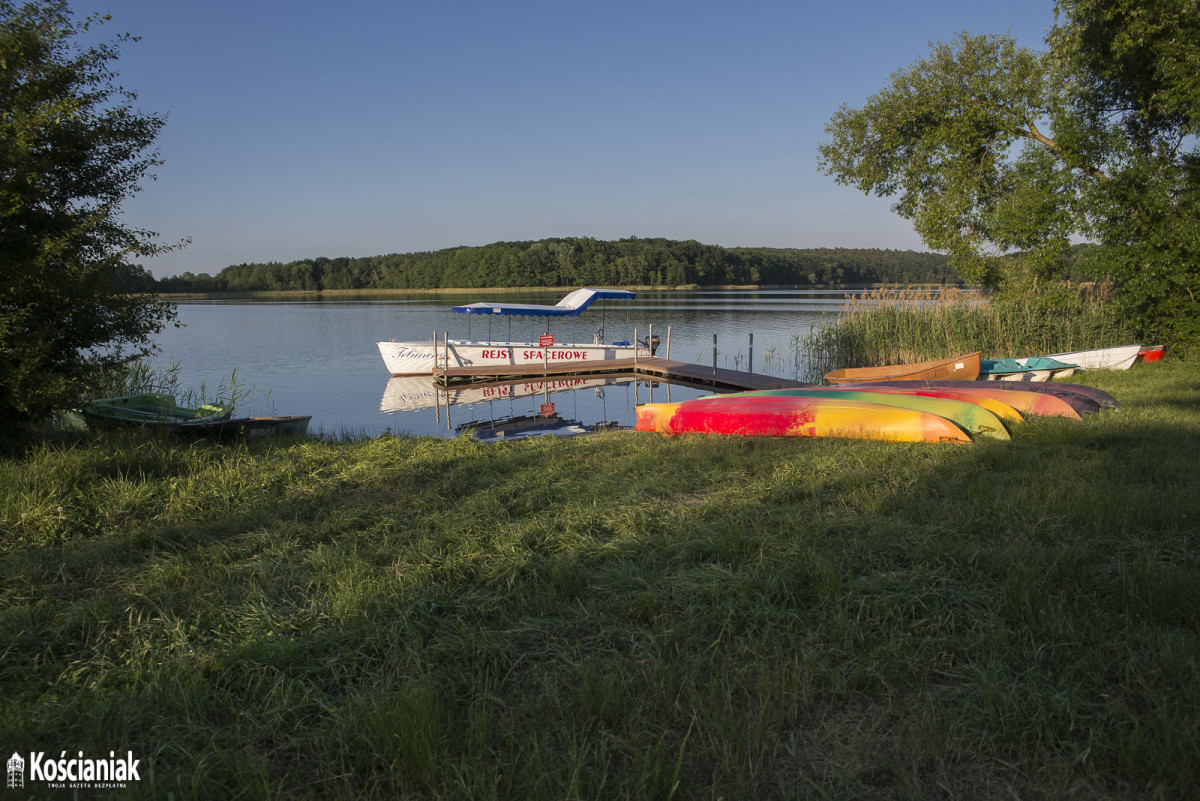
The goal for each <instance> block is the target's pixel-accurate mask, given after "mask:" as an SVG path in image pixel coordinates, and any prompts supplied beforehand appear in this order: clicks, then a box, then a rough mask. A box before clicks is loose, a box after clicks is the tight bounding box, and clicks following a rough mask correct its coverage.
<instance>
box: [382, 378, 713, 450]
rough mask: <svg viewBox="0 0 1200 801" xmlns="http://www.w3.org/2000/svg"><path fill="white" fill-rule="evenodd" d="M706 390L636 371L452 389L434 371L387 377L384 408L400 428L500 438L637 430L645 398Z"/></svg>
mask: <svg viewBox="0 0 1200 801" xmlns="http://www.w3.org/2000/svg"><path fill="white" fill-rule="evenodd" d="M707 391H709V392H711V390H707ZM704 392H705V390H702V389H692V388H690V387H681V386H672V385H670V384H667V383H665V382H660V381H656V380H653V379H649V378H647V377H645V376H635V375H632V374H622V375H611V376H604V377H591V378H558V379H548V380H542V379H529V380H523V381H511V380H510V381H506V382H504V383H491V384H471V385H460V386H457V387H449V388H443V387H439V386H437V385H436V384H434V383H433V380H432V379H431V378H429V377H428V376H408V377H399V378H392V379H391V380H390V381H388V383H387V387H386V389H385V390H384V393H383V400H382V401H381V402H380V406H379V409H380V411H382V412H387V413H393V414H394V415H395V416H396V418H397V421H396V425H395V428H396V429H397V430H410V431H413V432H414V433H417V432H420V433H433V434H435V435H438V436H457V435H458V434H469V435H471V436H474V437H476V438H477V439H489V440H491V439H495V440H501V439H519V438H524V437H530V436H543V435H552V436H574V435H578V434H586V433H590V432H593V431H601V430H604V431H607V430H613V429H632V428H633V426H634V424H635V423H636V421H637V411H636V409H637V405H638V404H639V403H649V402H651V401H652V400H659V401H666V400H671V399H674V400H685V399H689V398H694V397H699V396H700V395H702V394H704ZM431 424H436V428H432V427H431Z"/></svg>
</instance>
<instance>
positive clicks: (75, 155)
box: [0, 0, 182, 419]
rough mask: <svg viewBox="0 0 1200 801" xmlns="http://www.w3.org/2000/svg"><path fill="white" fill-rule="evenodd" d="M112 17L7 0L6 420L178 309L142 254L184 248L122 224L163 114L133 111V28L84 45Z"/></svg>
mask: <svg viewBox="0 0 1200 801" xmlns="http://www.w3.org/2000/svg"><path fill="white" fill-rule="evenodd" d="M106 19H107V17H104V18H101V17H90V18H88V19H87V20H85V21H83V22H81V23H77V22H75V21H73V19H72V17H71V12H70V10H69V8H68V6H67V3H66V2H64V1H63V0H51V1H50V2H41V3H27V4H25V5H22V6H16V5H14V4H13V3H11V2H9V0H0V254H2V255H0V258H2V259H3V278H2V280H0V416H3V417H6V418H9V419H13V418H17V419H33V418H37V417H40V416H43V415H45V414H47V413H48V412H49V411H51V410H53V409H55V408H60V407H61V406H62V405H64V404H70V403H72V402H74V401H76V400H78V398H79V397H80V396H81V395H82V394H83V393H85V392H86V391H87V390H88V388H89V386H90V385H91V382H92V381H94V379H95V378H96V377H97V376H98V375H99V374H100V373H101V372H102V371H103V370H105V369H107V368H110V367H112V366H114V365H118V364H120V363H122V362H125V361H128V360H129V359H131V358H135V357H137V356H141V355H145V354H146V353H148V352H149V351H150V349H151V345H150V344H149V338H150V337H151V336H152V335H153V334H155V333H157V332H159V331H161V330H162V328H163V327H164V326H165V325H166V324H167V323H168V322H169V321H170V320H172V319H173V318H174V314H175V311H174V307H173V306H171V305H170V304H167V303H163V302H160V301H158V300H156V299H154V297H153V296H150V295H146V294H142V291H143V290H144V289H145V287H146V286H148V285H152V283H153V281H152V279H150V277H149V275H148V273H147V272H146V271H145V270H144V269H143V268H142V267H141V266H140V265H138V264H135V263H134V262H133V260H134V259H137V258H142V257H147V256H151V255H154V254H156V253H161V252H164V251H166V250H171V249H174V248H175V247H181V246H182V243H180V244H179V245H173V246H169V247H167V246H162V245H159V244H157V243H156V237H157V235H156V234H154V233H153V232H149V231H143V230H138V229H133V228H129V227H127V226H125V225H123V223H122V219H121V214H120V209H121V204H122V202H123V201H124V200H125V199H127V198H128V197H130V196H132V195H133V194H134V193H136V192H137V190H138V188H139V184H140V182H141V181H142V180H143V179H145V178H148V177H149V178H152V177H153V176H152V175H151V173H150V171H151V169H153V168H154V167H155V166H156V165H158V164H159V163H160V162H159V159H158V154H157V152H155V151H152V150H151V149H150V148H151V146H152V144H153V142H154V140H155V138H156V136H157V135H158V132H159V130H160V129H161V128H162V126H163V124H164V120H163V119H162V118H160V117H157V116H155V115H152V114H143V113H141V112H139V111H137V110H136V109H135V108H134V107H133V102H134V101H135V100H136V95H134V94H133V93H131V92H128V91H125V90H124V89H122V88H120V87H118V86H116V85H115V84H114V80H115V78H116V72H115V71H113V69H112V68H111V66H110V65H111V63H112V62H113V61H115V60H116V59H117V57H118V55H119V46H120V45H121V44H123V43H125V42H129V41H136V40H135V39H134V38H133V37H130V36H128V35H124V36H120V37H118V38H117V39H115V40H114V41H112V42H109V43H105V44H99V45H93V46H90V47H84V46H83V45H82V44H80V42H79V38H80V37H81V36H83V35H84V34H86V33H87V31H88V30H89V29H90V28H91V27H92V26H93V25H96V24H99V23H102V22H103V21H105V20H106Z"/></svg>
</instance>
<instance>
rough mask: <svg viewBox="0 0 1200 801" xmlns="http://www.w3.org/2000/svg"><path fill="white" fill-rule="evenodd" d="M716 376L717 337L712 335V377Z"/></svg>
mask: <svg viewBox="0 0 1200 801" xmlns="http://www.w3.org/2000/svg"><path fill="white" fill-rule="evenodd" d="M716 374H717V335H716V334H713V375H716Z"/></svg>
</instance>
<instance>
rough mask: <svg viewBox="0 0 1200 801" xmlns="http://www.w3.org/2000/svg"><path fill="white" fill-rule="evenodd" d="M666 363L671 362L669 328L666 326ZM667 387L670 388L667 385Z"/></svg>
mask: <svg viewBox="0 0 1200 801" xmlns="http://www.w3.org/2000/svg"><path fill="white" fill-rule="evenodd" d="M667 361H671V326H669V325H668V326H667ZM668 386H670V385H669V384H668Z"/></svg>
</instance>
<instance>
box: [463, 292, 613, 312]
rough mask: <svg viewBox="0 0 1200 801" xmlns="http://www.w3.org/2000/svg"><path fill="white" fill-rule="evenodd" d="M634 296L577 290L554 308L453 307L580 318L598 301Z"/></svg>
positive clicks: (516, 305) (511, 305) (517, 305)
mask: <svg viewBox="0 0 1200 801" xmlns="http://www.w3.org/2000/svg"><path fill="white" fill-rule="evenodd" d="M633 296H634V294H633V293H632V292H628V291H626V290H624V289H576V290H575V291H574V292H572V293H571V294H569V295H567V296H566V297H565V298H563V299H562V300H560V301H559V302H558V303H556V304H555V305H553V306H544V305H539V304H536V303H486V302H480V303H472V304H471V305H469V306H451V307H450V311H453V312H458V313H459V314H508V315H515V316H519V317H578V316H579V315H580V314H582V313H583V312H584V310H585V309H587V307H588V306H591V305H592V301H596V300H629V299H630V298H632V297H633Z"/></svg>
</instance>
